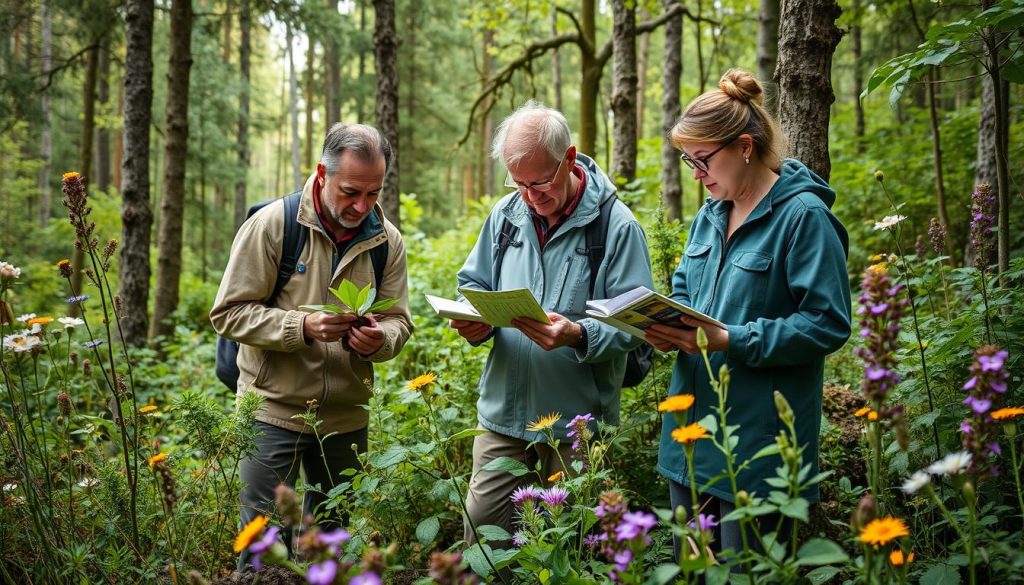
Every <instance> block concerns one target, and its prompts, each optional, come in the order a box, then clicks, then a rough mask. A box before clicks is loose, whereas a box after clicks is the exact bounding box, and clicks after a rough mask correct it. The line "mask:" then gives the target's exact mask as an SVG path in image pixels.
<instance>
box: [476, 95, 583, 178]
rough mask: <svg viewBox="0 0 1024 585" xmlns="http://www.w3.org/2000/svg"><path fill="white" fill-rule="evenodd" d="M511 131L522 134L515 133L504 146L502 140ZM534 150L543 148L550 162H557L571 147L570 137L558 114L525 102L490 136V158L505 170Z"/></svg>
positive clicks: (560, 113)
mask: <svg viewBox="0 0 1024 585" xmlns="http://www.w3.org/2000/svg"><path fill="white" fill-rule="evenodd" d="M512 128H517V129H522V130H525V131H526V132H517V133H516V134H515V135H514V136H515V138H516V140H514V141H513V142H512V143H508V142H506V139H507V138H508V134H509V131H510V130H511V129H512ZM538 146H543V147H544V149H545V150H547V151H548V154H550V155H551V158H553V159H556V160H558V159H560V158H562V157H563V156H565V151H566V150H569V147H570V146H572V136H571V134H570V132H569V123H568V122H566V120H565V116H564V115H562V112H559V111H558V110H555V109H552V108H549V107H547V106H545V105H544V104H542V103H540V102H538V101H535V100H529V101H528V102H526V103H525V104H523V105H522V106H520V107H519V109H518V110H516V111H515V112H513V113H512V114H510V115H509V116H508V117H507V118H505V119H504V120H502V121H501V124H500V125H499V126H498V130H497V131H496V132H495V133H494V142H493V143H492V144H491V156H492V157H493V158H494V159H495V160H500V161H502V162H504V163H505V166H506V167H509V166H512V165H515V164H517V163H518V162H519V161H521V160H522V159H523V158H524V157H526V156H527V155H529V154H530V153H531V152H533V150H534V149H535V148H537V147H538Z"/></svg>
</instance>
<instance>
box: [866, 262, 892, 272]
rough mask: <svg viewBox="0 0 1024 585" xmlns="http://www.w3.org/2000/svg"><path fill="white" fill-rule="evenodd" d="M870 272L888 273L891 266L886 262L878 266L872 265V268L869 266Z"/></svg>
mask: <svg viewBox="0 0 1024 585" xmlns="http://www.w3.org/2000/svg"><path fill="white" fill-rule="evenodd" d="M868 270H870V271H871V272H888V271H889V265H888V264H886V263H885V262H879V263H878V264H872V265H871V266H868Z"/></svg>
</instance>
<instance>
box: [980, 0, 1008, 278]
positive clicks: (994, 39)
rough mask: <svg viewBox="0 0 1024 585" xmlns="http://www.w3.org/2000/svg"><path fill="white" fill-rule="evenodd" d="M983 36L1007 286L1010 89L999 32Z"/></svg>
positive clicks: (988, 1) (988, 0)
mask: <svg viewBox="0 0 1024 585" xmlns="http://www.w3.org/2000/svg"><path fill="white" fill-rule="evenodd" d="M992 4H993V2H992V0H985V1H984V2H983V3H982V5H983V6H984V7H986V8H988V7H990V6H991V5H992ZM984 40H985V52H986V56H985V58H986V60H987V69H988V76H989V77H990V78H991V81H992V88H993V92H992V96H993V97H994V98H995V99H994V100H993V102H994V104H995V108H994V109H995V116H994V119H995V124H994V126H993V134H994V143H995V158H996V163H995V167H996V194H997V201H998V202H999V210H998V217H999V229H998V240H997V244H996V248H997V251H998V254H997V269H998V272H999V275H1000V282H1001V283H1002V285H1003V286H1007V284H1008V282H1007V281H1006V279H1005V278H1003V275H1004V274H1005V272H1006V271H1007V270H1008V269H1009V268H1010V173H1009V168H1008V158H1007V156H1008V154H1007V153H1008V151H1009V146H1010V114H1009V111H1010V109H1009V103H1010V100H1009V98H1010V89H1009V82H1007V81H1006V80H1004V79H1003V74H1002V69H1001V64H1000V56H999V49H998V48H997V47H999V46H1000V41H1001V40H1002V39H1001V35H999V34H998V33H996V32H995V31H994V30H992V29H988V30H986V31H985V33H984Z"/></svg>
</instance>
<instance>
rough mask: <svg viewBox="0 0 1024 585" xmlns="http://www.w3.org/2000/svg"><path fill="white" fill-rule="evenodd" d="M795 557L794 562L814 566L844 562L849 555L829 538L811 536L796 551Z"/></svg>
mask: <svg viewBox="0 0 1024 585" xmlns="http://www.w3.org/2000/svg"><path fill="white" fill-rule="evenodd" d="M796 558H797V561H796V564H798V565H802V566H805V567H814V566H817V565H828V564H832V563H844V562H846V561H847V560H848V559H849V558H850V557H849V556H848V555H847V554H846V551H844V550H843V548H842V547H841V546H839V545H838V544H836V543H834V542H832V541H831V540H825V539H824V538H812V539H810V540H808V541H807V542H805V543H804V544H803V546H801V547H800V550H799V551H797V553H796Z"/></svg>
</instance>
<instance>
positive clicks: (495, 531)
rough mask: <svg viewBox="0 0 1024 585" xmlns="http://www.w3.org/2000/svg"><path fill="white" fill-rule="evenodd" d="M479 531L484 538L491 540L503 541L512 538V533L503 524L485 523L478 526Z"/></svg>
mask: <svg viewBox="0 0 1024 585" xmlns="http://www.w3.org/2000/svg"><path fill="white" fill-rule="evenodd" d="M476 531H477V533H478V534H479V535H480V538H481V539H482V540H486V541H490V542H494V541H497V542H502V541H507V540H512V535H511V534H509V533H508V531H507V530H505V529H504V528H502V527H501V526H494V525H493V524H485V525H483V526H477V527H476Z"/></svg>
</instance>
